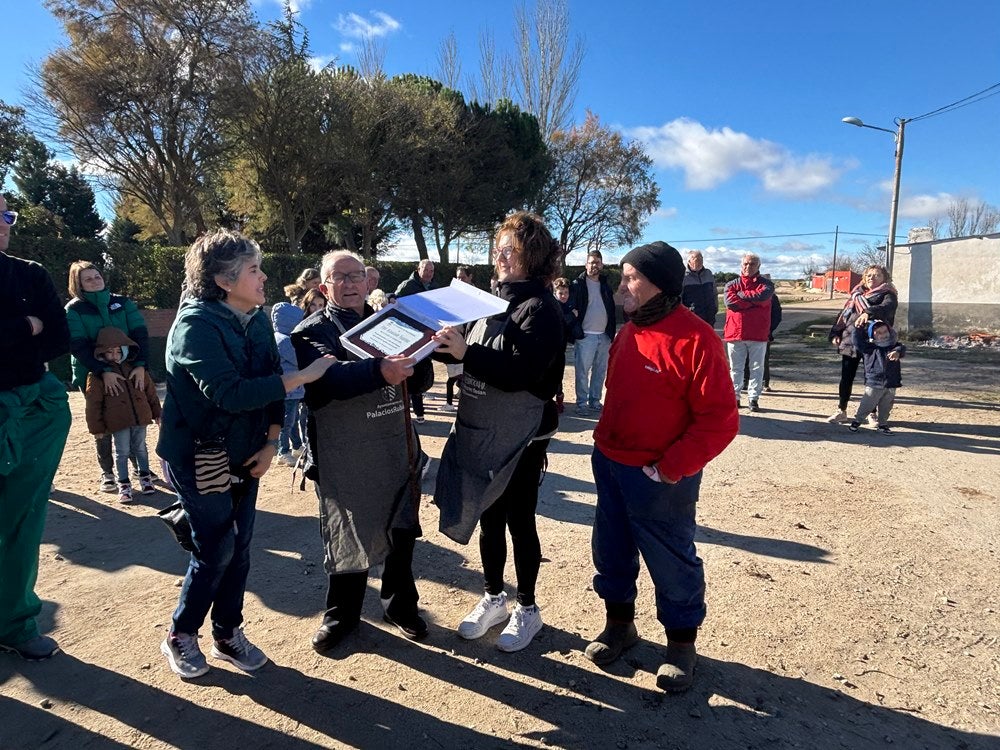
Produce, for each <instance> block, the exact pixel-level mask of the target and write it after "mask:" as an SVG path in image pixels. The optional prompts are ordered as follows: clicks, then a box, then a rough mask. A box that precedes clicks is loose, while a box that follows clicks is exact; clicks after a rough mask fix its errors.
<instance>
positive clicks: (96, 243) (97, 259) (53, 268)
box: [8, 227, 105, 299]
mask: <svg viewBox="0 0 1000 750" xmlns="http://www.w3.org/2000/svg"><path fill="white" fill-rule="evenodd" d="M15 229H16V227H15ZM104 250H105V246H104V243H103V242H101V241H100V240H78V239H61V238H59V237H23V236H17V235H15V236H14V237H12V238H11V248H10V250H8V252H9V253H10V254H11V255H15V256H17V257H18V258H26V259H28V260H33V261H36V262H38V263H41V264H42V265H43V266H45V269H46V270H47V271H48V272H49V274H50V275H51V276H52V281H53V282H54V283H55V285H56V291H57V292H59V294H60V295H61V296H62V297H63V298H64V299H68V297H69V292H68V291H67V287H68V284H69V264H70V263H72V262H73V261H75V260H89V261H90V262H91V263H94V264H95V265H97V266H98V267H103V266H104V257H103V254H104Z"/></svg>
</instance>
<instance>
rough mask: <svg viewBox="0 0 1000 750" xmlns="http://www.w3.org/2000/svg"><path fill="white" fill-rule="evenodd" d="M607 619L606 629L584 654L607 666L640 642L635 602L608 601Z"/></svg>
mask: <svg viewBox="0 0 1000 750" xmlns="http://www.w3.org/2000/svg"><path fill="white" fill-rule="evenodd" d="M605 607H606V608H607V613H608V614H607V620H606V622H605V625H604V630H602V631H601V634H600V635H598V636H597V638H595V639H594V641H593V643H591V644H589V645H588V646H587V649H586V650H585V651H584V652H583V653H584V656H586V657H587V658H588V659H590V660H591V661H592V662H594V664H597V665H600V666H605V665H607V664H611V663H612V662H613V661H614V660H615V659H617V658H618V657H619V656H621V653H622V651H625V650H627V649H629V648H631V647H632V646H634V645H635V644H636V643H638V642H639V633H638V631H637V630H636V629H635V604H634V603H629V604H616V603H613V602H608V603H606V604H605Z"/></svg>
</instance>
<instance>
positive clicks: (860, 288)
mask: <svg viewBox="0 0 1000 750" xmlns="http://www.w3.org/2000/svg"><path fill="white" fill-rule="evenodd" d="M885 292H892V293H893V294H895V293H896V287H894V286H893V285H892V284H891V283H890V282H888V281H886V282H883V283H881V284H879V285H878V286H873V287H872V288H871V289H865V286H864V284H863V283H861V284H858V285H857V286H856V287H854V288H853V289H852V290H851V296H850V297H848V298H847V302H845V303H844V313H843V315H844V318H845V319H846V318H847V316H848V313H851V312H853V313H854V314H856V315H860V314H861V313H863V312H867V311H868V308H869V307H871V304H872V303H871V300H872V299H873V298H874V297H876V296H877V295H879V294H884V293H885ZM852 317H853V316H852Z"/></svg>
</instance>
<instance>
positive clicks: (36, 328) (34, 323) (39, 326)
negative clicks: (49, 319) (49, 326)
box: [24, 315, 45, 336]
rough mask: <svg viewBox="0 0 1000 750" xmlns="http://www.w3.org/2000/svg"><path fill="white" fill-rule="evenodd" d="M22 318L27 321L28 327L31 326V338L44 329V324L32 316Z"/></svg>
mask: <svg viewBox="0 0 1000 750" xmlns="http://www.w3.org/2000/svg"><path fill="white" fill-rule="evenodd" d="M24 317H25V318H26V319H27V321H28V325H30V326H31V335H32V336H37V335H38V334H40V333H41V332H42V331H43V330H44V329H45V324H44V323H43V322H42V319H41V318H36V317H35V316H34V315H25V316H24Z"/></svg>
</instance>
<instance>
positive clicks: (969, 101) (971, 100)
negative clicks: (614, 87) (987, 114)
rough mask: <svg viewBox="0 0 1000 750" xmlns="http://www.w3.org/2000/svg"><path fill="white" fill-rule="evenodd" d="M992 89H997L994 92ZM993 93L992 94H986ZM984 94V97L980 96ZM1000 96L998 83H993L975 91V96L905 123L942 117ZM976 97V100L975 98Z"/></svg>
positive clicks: (999, 84) (971, 95)
mask: <svg viewBox="0 0 1000 750" xmlns="http://www.w3.org/2000/svg"><path fill="white" fill-rule="evenodd" d="M994 89H997V90H996V91H994ZM989 91H993V93H992V94H989V93H987V92H989ZM983 94H986V96H982V95H983ZM997 94H1000V83H994V84H993V85H992V86H987V87H986V88H985V89H983V90H982V91H977V92H976V93H975V94H969V95H968V96H966V97H965V98H963V99H959V100H958V101H957V102H952V103H951V104H946V105H944V106H943V107H938V108H937V109H933V110H931V111H930V112H925V113H924V114H922V115H920V116H919V117H911V118H909V119H908V120H907V122H916V121H917V120H926V119H927V118H928V117H935V116H937V115H943V114H944V113H945V112H950V111H951V110H953V109H961V108H962V107H967V106H969V105H970V104H975V103H976V102H981V101H982V100H983V99H989V98H990V97H991V96H996V95H997ZM977 97H978V98H977Z"/></svg>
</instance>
